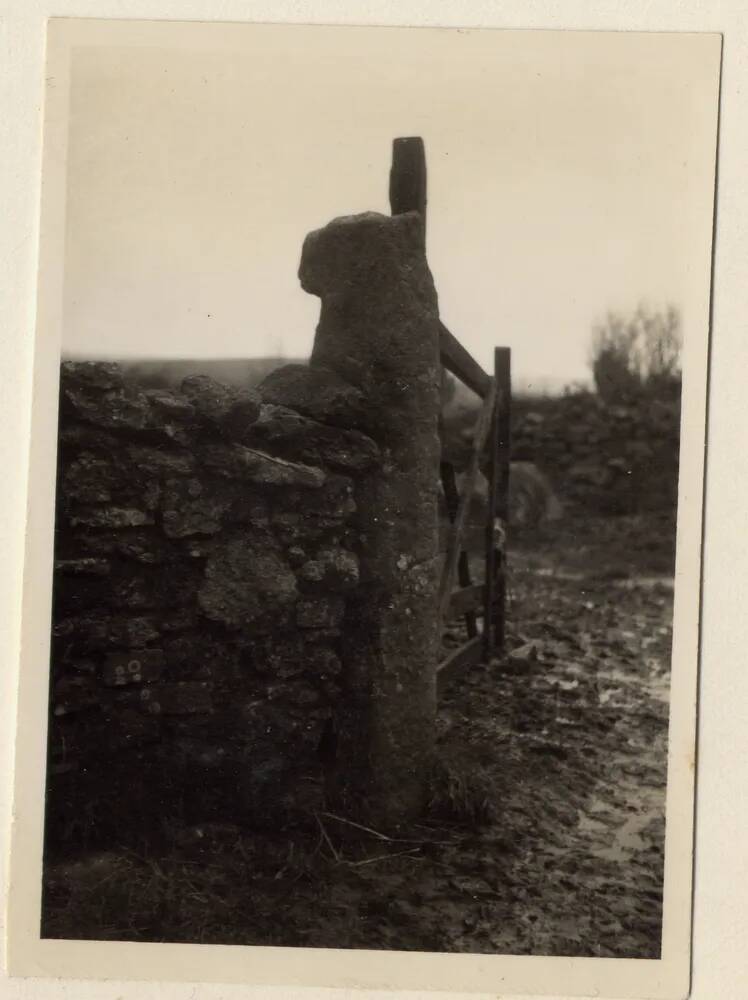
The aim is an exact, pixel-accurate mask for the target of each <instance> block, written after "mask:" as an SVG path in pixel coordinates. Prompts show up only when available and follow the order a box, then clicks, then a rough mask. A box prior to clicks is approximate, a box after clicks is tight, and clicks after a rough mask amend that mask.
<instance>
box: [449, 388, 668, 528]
mask: <svg viewBox="0 0 748 1000" xmlns="http://www.w3.org/2000/svg"><path fill="white" fill-rule="evenodd" d="M476 419H477V408H475V407H473V408H466V407H451V408H447V409H446V410H445V418H444V427H445V430H444V435H445V454H446V455H447V457H448V458H449V459H450V460H451V461H453V462H454V463H455V465H456V467H457V468H458V469H464V468H465V467H466V464H467V461H468V457H469V453H470V442H471V440H472V435H473V430H474V427H475V421H476ZM679 441H680V401H679V400H678V399H658V398H654V397H646V396H643V397H642V398H641V399H640V400H638V401H636V402H628V403H626V404H625V405H624V404H621V405H613V404H611V403H608V402H606V401H604V400H602V399H601V398H600V397H599V396H597V395H596V394H594V393H591V392H584V391H582V392H575V393H569V394H567V395H563V396H547V397H541V398H537V399H527V398H523V397H521V396H519V397H517V398H515V399H514V400H513V401H512V442H511V457H512V471H511V474H510V488H509V507H510V520H511V521H512V523H513V526H514V527H515V528H520V529H521V528H523V527H526V526H528V525H532V524H533V523H534V518H533V517H532V516H530V517H528V516H526V515H527V510H526V508H527V506H528V501H529V505H530V507H533V508H535V509H536V512H541V511H543V510H544V519H545V520H549V519H550V520H553V519H554V518H555V517H557V516H559V514H560V508H559V507H558V504H557V502H556V498H557V499H558V500H559V501H560V503H561V506H562V507H563V509H564V510H565V511H566V512H567V514H571V513H574V512H578V513H592V514H637V513H644V512H662V513H665V512H667V513H671V512H674V511H675V507H676V504H677V499H678V461H679ZM543 481H545V482H546V483H547V487H548V488H547V489H546V490H543V489H541V488H540V487H541V486H542V483H543ZM486 489H487V486H486V484H485V482H483V483H480V484H479V491H478V492H479V497H478V501H477V506H479V508H480V509H479V510H478V511H477V513H476V514H475V519H476V521H480V520H481V518H482V516H483V511H484V507H485V499H484V498H485V493H486ZM481 491H482V492H481ZM536 494H537V495H536ZM544 496H545V501H543V497H544Z"/></svg>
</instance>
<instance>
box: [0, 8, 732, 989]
mask: <svg viewBox="0 0 748 1000" xmlns="http://www.w3.org/2000/svg"><path fill="white" fill-rule="evenodd" d="M720 47H721V39H720V37H719V36H717V35H709V34H704V35H698V34H686V33H684V34H677V33H672V34H658V33H649V34H648V33H636V32H615V33H614V32H610V33H608V32H599V33H596V32H561V31H524V32H505V31H500V30H488V29H486V30H462V29H459V30H457V29H425V28H386V27H342V26H324V27H323V26H316V25H290V24H276V25H272V24H242V25H240V24H222V25H218V24H209V23H200V22H193V23H189V24H188V23H180V22H158V21H153V22H145V21H142V22H127V21H111V22H105V21H95V20H92V21H85V20H81V21H77V20H58V21H55V20H54V19H53V20H52V21H51V22H50V25H49V36H48V67H47V80H46V86H47V108H46V126H45V138H44V141H45V154H44V155H45V160H44V174H43V181H44V184H45V191H44V198H43V206H42V251H41V269H40V281H41V291H40V302H39V323H38V329H37V343H36V359H37V360H36V365H37V373H36V378H37V382H36V386H37V388H36V393H35V399H36V403H35V412H34V414H33V417H32V425H33V430H32V433H37V435H41V437H39V436H37V447H36V452H35V453H34V452H33V450H32V476H33V475H34V471H35V470H37V472H38V474H39V477H40V479H39V483H40V486H39V490H38V493H37V495H36V497H35V499H34V500H33V503H35V504H37V513H36V514H35V515H34V517H36V521H34V519H33V517H32V519H31V522H30V523H31V527H32V528H33V526H34V524H37V525H38V526H40V527H39V530H38V531H36V532H33V531H30V537H31V535H33V539H32V540H30V541H29V545H30V546H32V547H35V549H34V551H35V552H36V556H34V557H33V558H32V559H31V560H30V561H29V559H27V570H26V573H27V579H26V603H25V607H24V628H25V629H27V628H30V627H31V626H30V625H29V622H30V621H31V619H32V618H33V628H34V637H35V638H34V642H33V643H32V644H26V645H25V646H24V656H25V657H26V659H25V661H24V663H22V669H21V676H22V681H21V683H22V687H23V685H24V684H25V685H27V687H28V688H29V690H30V689H31V688H32V687H33V688H34V693H33V694H31V695H29V696H28V698H29V700H28V702H27V704H28V707H29V719H30V720H31V716H32V715H34V716H35V717H34V719H33V720H32V721H29V722H27V723H24V716H23V715H21V725H24V724H25V725H26V726H27V727H28V728H33V729H34V735H33V740H34V741H35V742H34V743H33V745H34V746H35V747H36V748H37V750H38V751H39V753H38V757H39V759H38V760H37V764H38V775H37V777H35V778H34V779H33V780H32V781H31V783H30V785H29V789H28V791H27V795H28V801H29V802H30V801H31V800H32V797H33V796H34V795H36V798H37V800H38V807H37V806H35V807H34V809H35V812H34V815H33V817H31V813H30V812H29V814H28V815H29V820H28V822H29V824H31V823H32V818H33V822H34V823H36V824H37V826H36V827H35V828H34V836H31V837H30V838H29V843H28V844H20V834H19V835H18V836H17V839H16V843H15V848H14V849H15V851H17V852H18V853H19V854H20V853H21V851H22V850H24V849H25V848H26V847H27V846H28V847H29V850H32V853H33V851H34V850H36V848H35V847H34V845H35V844H37V842H38V846H39V850H38V857H37V856H36V855H34V857H36V862H35V864H36V868H34V867H33V863H32V862H33V858H32V860H31V861H29V862H28V863H27V864H25V865H24V872H25V873H27V874H26V875H24V878H26V879H27V880H28V879H32V878H33V872H34V871H35V872H36V876H35V877H36V879H37V882H36V883H35V885H34V888H33V891H32V892H31V893H30V895H29V897H28V899H29V901H28V902H27V903H26V904H24V905H25V908H23V914H22V916H23V919H24V920H26V922H27V924H28V922H29V921H30V922H31V923H32V924H33V922H34V921H36V924H35V926H34V927H33V928H32V932H31V933H32V934H36V935H38V939H39V940H38V943H40V944H43V945H44V944H48V943H49V942H58V943H60V944H61V945H63V946H67V945H69V944H70V943H71V942H97V943H101V942H109V943H115V942H118V943H121V942H128V943H134V944H142V943H149V944H153V943H157V944H165V945H171V944H181V945H194V946H200V947H202V948H205V947H206V946H211V945H222V946H225V945H232V946H245V947H246V946H251V947H252V948H256V949H262V948H273V949H295V950H296V951H295V952H294V954H299V955H301V954H302V952H303V954H304V955H308V954H309V952H310V951H313V950H335V953H340V952H346V951H347V952H351V953H358V952H379V953H381V952H387V953H389V954H390V955H392V956H394V955H395V954H396V953H405V955H406V960H407V956H408V955H410V954H414V953H426V954H427V955H438V956H453V955H461V956H483V957H486V956H490V957H497V956H498V957H507V956H516V957H523V958H527V959H528V961H529V960H530V959H532V958H539V957H542V958H557V959H588V960H599V959H620V960H636V963H635V964H638V966H640V971H641V972H642V974H644V973H645V972H646V971H647V969H650V970H652V975H653V976H654V975H656V974H658V973H657V972H656V970H657V969H658V967H659V966H661V965H662V964H663V963H664V964H665V965H666V966H667V968H668V969H669V970H670V971H671V972H673V975H674V977H675V978H674V980H673V981H674V982H675V983H677V986H673V987H668V986H667V983H666V978H667V977H666V976H665V975H664V973H662V972H660V980H658V982H660V984H661V985H660V986H659V987H658V988H661V989H663V990H666V989H668V988H671V989H674V990H677V989H680V987H681V985H682V983H683V982H684V981H685V982H687V976H688V957H689V935H690V885H691V865H692V856H691V850H692V849H691V842H692V822H693V781H694V775H693V771H694V763H693V760H694V758H693V753H694V740H695V725H696V717H695V695H696V670H697V654H698V616H699V574H700V551H701V518H702V477H703V461H704V443H705V419H706V418H705V414H706V409H705V406H706V381H707V342H708V328H709V294H710V269H711V240H712V216H713V203H714V178H715V158H716V129H717V111H718V97H719V61H720ZM42 426H43V429H42V430H39V428H40V427H42ZM39 441H41V442H42V443H41V445H40V444H39ZM35 454H36V458H35V457H34V455H35ZM32 703H33V704H32ZM24 704H26V703H25V702H24V701H23V696H22V698H21V709H22V712H23V706H24ZM32 708H33V711H32ZM42 713H43V717H40V715H41V714H42ZM42 744H43V745H42ZM30 745H31V744H29V746H30ZM42 758H43V759H42ZM22 811H23V810H22ZM22 819H23V817H22ZM28 828H29V829H32V827H31V825H30V826H29V827H28ZM24 839H25V838H24ZM666 872H667V877H666ZM19 912H20V911H19ZM671 913H672V914H673V919H672V921H670V914H671ZM11 915H12V914H11ZM666 924H667V926H668V927H669V931H670V932H671V937H669V938H668V937H666V934H665V925H666ZM10 926H11V930H12V923H11V925H10ZM23 940H24V948H26V949H29V948H32V946H33V944H34V942H30V940H29V929H28V926H26V928H25V930H24V938H23ZM129 954H132V953H129ZM642 960H646V961H642ZM286 961H288V960H286ZM620 964H621V966H622V968H623V967H624V966H625V965H626V963H624V962H622V963H620ZM617 965H618V963H613V964H612V965H611V964H610V963H607V964H605V976H606V977H607V978H605V979H604V982H606V983H608V984H609V985H608V987H607V989H608V990H610V992H599V993H598V994H596V995H601V996H602V995H606V996H618V995H624V994H623V993H620V994H619V993H616V992H613V989H614V986H615V985H616V984H617V974H616V971H615V969H616V966H617ZM626 967H628V966H626ZM480 968H481V969H483V970H485V969H488V968H489V966H481V967H480ZM518 968H519V967H518ZM580 968H583V969H584V970H588V969H589V970H591V971H590V972H589V974H590V975H591V976H592V977H593V980H594V981H595V982H597V981H598V980H596V979H594V977H595V976H596V975H598V970H600V969H601V968H602V965H601V964H599V963H597V964H596V963H595V962H594V961H593V962H592V963H588V964H585V965H584V966H583V967H581V966H580ZM676 973H677V975H676ZM482 974H483V972H481V975H482ZM584 974H585V975H586V974H587V972H586V971H585V973H584ZM599 974H600V976H601V977H602V976H603V972H602V971H600V973H599ZM621 975H622V976H623V972H622V973H621ZM684 977H685V980H684ZM593 980H590V981H593ZM278 981H279V982H283V981H284V980H283V978H282V976H281V978H279V980H278ZM349 981H350V976H349ZM482 981H483V982H485V981H486V980H482ZM528 982H529V981H528ZM556 982H558V981H557V980H556ZM600 982H603V979H601V980H600ZM623 982H624V980H620V981H619V983H618V984H619V985H620V983H623ZM464 983H465V984H466V985H465V988H466V989H467V988H472V987H470V985H469V978H464ZM331 985H334V983H331ZM601 989H603V990H604V989H605V987H604V986H603V987H601ZM626 995H632V996H633V995H638V994H633V993H630V994H626ZM648 995H651V996H671V995H672V996H676V995H682V994H680V993H677V992H673V993H672V994H671V993H669V992H658V993H652V994H648Z"/></svg>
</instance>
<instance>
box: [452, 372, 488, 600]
mask: <svg viewBox="0 0 748 1000" xmlns="http://www.w3.org/2000/svg"><path fill="white" fill-rule="evenodd" d="M495 403H496V383H495V382H494V381H493V379H491V388H490V389H489V392H488V395H487V396H486V398H485V399H484V401H483V407H482V409H481V412H480V415H479V417H478V423H477V425H476V428H475V435H474V437H473V451H472V454H471V456H470V464H469V466H468V471H467V475H466V476H465V479H464V481H463V485H462V496H461V497H460V503H459V506H458V508H457V515H456V517H455V520H454V524H453V525H452V535H451V537H450V539H449V543H448V544H447V555H446V559H445V562H444V571H443V573H442V580H441V586H440V588H439V608H440V610H441V614H442V617H444V615H445V614H446V612H447V609H448V606H449V595H450V594H451V592H452V589H453V587H454V579H455V573H456V570H457V561H458V559H459V555H460V549H461V548H462V535H463V531H464V528H465V521H466V518H467V512H468V508H469V506H470V501H471V499H472V496H473V492H474V490H475V483H476V481H477V479H478V471H479V469H480V459H481V453H482V452H483V446H484V445H485V443H486V437H487V435H488V431H489V428H490V426H491V417H492V415H493V411H494V406H495Z"/></svg>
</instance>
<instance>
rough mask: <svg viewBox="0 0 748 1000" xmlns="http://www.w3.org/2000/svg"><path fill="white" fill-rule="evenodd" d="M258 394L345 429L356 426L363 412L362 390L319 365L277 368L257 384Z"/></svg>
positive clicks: (277, 403)
mask: <svg viewBox="0 0 748 1000" xmlns="http://www.w3.org/2000/svg"><path fill="white" fill-rule="evenodd" d="M257 395H258V396H259V398H260V399H261V400H262V401H263V402H265V403H273V404H275V405H277V406H287V407H290V408H292V409H294V410H297V411H298V412H299V413H303V414H304V415H305V416H307V417H311V418H312V419H313V420H318V421H320V422H321V423H327V424H333V425H336V426H339V427H343V428H346V429H348V428H351V427H353V428H355V427H358V426H359V425H360V424H361V422H362V421H363V420H364V416H365V413H366V405H365V400H364V394H363V393H362V392H361V390H360V389H357V388H355V387H354V386H352V385H350V384H349V383H348V382H346V381H345V379H342V378H341V377H340V376H339V375H338V374H336V373H335V372H334V371H330V370H329V369H327V368H324V367H323V366H322V365H320V364H316V365H315V366H314V367H313V368H309V367H307V366H306V365H285V366H284V367H283V368H277V369H276V370H275V371H274V372H271V373H270V375H268V376H267V378H266V379H265V380H264V381H263V382H261V383H260V385H259V386H258V387H257Z"/></svg>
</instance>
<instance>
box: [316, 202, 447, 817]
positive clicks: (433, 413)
mask: <svg viewBox="0 0 748 1000" xmlns="http://www.w3.org/2000/svg"><path fill="white" fill-rule="evenodd" d="M299 276H300V279H301V283H302V286H303V287H304V289H305V290H306V291H308V292H311V293H312V294H314V295H318V296H319V297H320V299H321V300H322V308H321V313H320V321H319V325H318V327H317V334H316V339H315V343H314V349H313V352H312V358H311V368H312V369H313V370H315V371H320V372H324V373H327V372H333V373H334V374H335V375H336V376H338V377H339V378H340V379H342V380H343V381H344V382H347V383H348V384H350V385H352V386H353V387H354V388H355V389H357V390H358V391H359V392H360V393H361V395H362V400H363V405H362V407H361V414H360V418H359V421H358V426H359V427H360V428H361V429H362V430H364V431H365V432H366V433H367V434H369V435H370V436H371V437H372V438H373V439H374V441H375V442H376V443H377V445H378V446H379V448H380V450H381V453H382V463H381V465H380V467H379V468H377V470H376V472H375V473H372V474H364V475H362V476H361V477H360V478H359V479H358V480H357V481H356V487H355V493H356V497H357V500H358V508H359V511H358V521H357V527H358V529H359V531H360V538H361V544H360V551H359V556H360V585H359V587H357V588H356V590H355V591H354V592H353V593H352V595H351V599H350V600H349V601H348V603H347V605H346V609H345V615H346V619H345V622H344V629H343V641H342V651H343V664H344V668H343V677H342V683H343V686H344V689H345V692H346V697H345V699H344V700H343V702H342V703H341V708H340V710H339V713H338V717H337V719H336V726H337V729H338V752H337V758H336V761H335V762H334V763H333V767H332V773H331V782H330V784H331V790H332V794H333V796H336V797H337V798H338V799H339V801H340V804H341V807H342V808H347V809H349V810H351V811H352V812H354V813H358V814H360V815H362V816H365V817H369V818H370V819H371V820H372V822H373V821H374V820H376V822H377V823H379V824H380V825H389V826H397V824H398V823H400V822H401V821H403V820H405V819H407V818H409V817H411V816H413V815H414V814H415V813H417V812H418V811H419V810H420V809H421V808H422V807H423V805H424V793H425V777H426V773H427V770H428V768H429V766H430V764H431V753H432V745H433V739H434V723H435V711H436V691H435V667H436V662H437V639H438V632H437V618H436V590H437V584H438V580H437V571H438V560H437V551H438V502H437V483H438V468H439V454H440V444H439V439H438V435H437V413H438V408H439V400H440V386H441V370H440V365H439V347H438V308H437V299H436V293H435V290H434V284H433V281H432V278H431V274H430V272H429V269H428V266H427V264H426V259H425V255H424V251H423V232H422V223H421V219H420V216H418V215H416V214H406V215H399V216H395V217H389V216H382V215H377V214H374V213H367V214H365V215H359V216H353V217H347V218H340V219H336V220H334V221H333V222H331V223H330V224H329V225H328V226H326V227H325V228H324V229H321V230H319V231H317V232H314V233H311V234H310V235H309V236H308V237H307V239H306V241H305V243H304V248H303V253H302V260H301V267H300V271H299ZM307 566H308V564H307ZM320 618H322V616H321V615H320ZM310 619H311V616H310ZM297 620H298V619H297ZM306 620H308V619H307V617H306V611H304V612H303V615H302V619H301V621H306ZM300 623H301V622H300Z"/></svg>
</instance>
